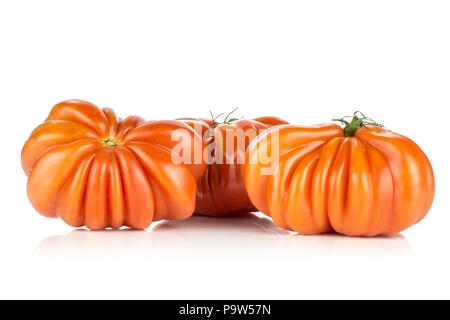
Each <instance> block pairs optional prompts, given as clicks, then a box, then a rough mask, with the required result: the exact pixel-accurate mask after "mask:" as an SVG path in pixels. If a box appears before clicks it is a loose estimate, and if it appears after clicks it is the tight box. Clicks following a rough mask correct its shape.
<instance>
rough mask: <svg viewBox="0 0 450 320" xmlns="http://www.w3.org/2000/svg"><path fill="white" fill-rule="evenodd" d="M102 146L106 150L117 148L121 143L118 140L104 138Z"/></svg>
mask: <svg viewBox="0 0 450 320" xmlns="http://www.w3.org/2000/svg"><path fill="white" fill-rule="evenodd" d="M102 144H103V146H104V147H106V148H112V147H117V146H120V145H122V143H121V142H120V141H119V140H116V139H114V138H110V137H108V138H104V139H103V140H102Z"/></svg>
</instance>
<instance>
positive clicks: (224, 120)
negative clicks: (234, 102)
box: [209, 107, 244, 129]
mask: <svg viewBox="0 0 450 320" xmlns="http://www.w3.org/2000/svg"><path fill="white" fill-rule="evenodd" d="M237 109H239V107H236V108H234V110H233V111H231V112H230V113H228V114H227V115H226V116H225V119H223V121H222V122H219V121H217V119H218V118H219V117H220V116H223V115H224V113H223V112H222V113H220V114H219V115H217V116H215V117H214V115H213V113H212V112H211V110H209V114H210V115H211V119H212V124H211V126H212V128H213V129H214V128H215V127H217V126H218V125H219V124H232V123H233V122H235V121H238V120H240V119H242V118H243V117H244V116H242V117H240V118H230V116H231V114H232V113H234V112H235V111H236V110H237ZM228 118H229V119H228Z"/></svg>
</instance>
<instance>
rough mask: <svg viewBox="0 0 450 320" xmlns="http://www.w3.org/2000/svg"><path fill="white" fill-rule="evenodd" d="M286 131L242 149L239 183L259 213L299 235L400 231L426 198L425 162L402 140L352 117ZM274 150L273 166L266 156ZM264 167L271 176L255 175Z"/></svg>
mask: <svg viewBox="0 0 450 320" xmlns="http://www.w3.org/2000/svg"><path fill="white" fill-rule="evenodd" d="M339 121H343V122H344V123H345V128H341V127H340V126H338V125H336V124H326V125H319V126H314V127H302V126H294V125H287V126H282V127H279V128H274V129H271V130H269V131H267V132H266V133H265V134H262V135H260V136H259V137H258V138H257V139H255V140H254V141H253V142H252V143H251V145H250V146H249V148H248V163H247V164H246V165H245V166H244V169H243V170H244V181H245V186H246V189H247V192H248V195H249V197H250V199H251V201H252V202H253V204H254V205H255V206H256V208H258V209H259V210H260V211H262V212H264V213H265V214H267V215H269V216H270V217H272V219H273V221H274V222H275V223H276V224H277V225H278V226H280V227H281V228H284V229H288V230H293V231H297V232H299V233H301V234H319V233H324V232H328V231H332V230H334V231H335V232H338V233H341V234H345V235H350V236H375V235H379V234H391V233H397V232H400V231H402V230H404V229H406V228H408V227H409V226H411V225H413V224H415V223H417V222H418V221H420V220H421V219H422V218H423V217H424V216H425V215H426V214H427V212H428V210H429V209H430V207H431V204H432V202H433V197H434V176H433V171H432V168H431V165H430V162H429V160H428V158H427V157H426V155H425V154H424V153H423V152H422V150H421V149H420V148H419V147H418V146H417V145H416V144H415V143H414V142H413V141H411V140H410V139H408V138H406V137H404V136H402V135H400V134H397V133H394V132H392V131H389V130H385V129H383V128H381V127H380V126H379V125H378V124H376V123H374V122H372V121H370V120H369V119H368V118H366V117H364V116H363V115H362V114H360V113H355V115H354V116H353V117H352V120H351V122H347V121H346V120H343V119H340V120H339ZM275 150H278V151H279V157H278V158H277V157H274V158H273V159H275V160H274V161H273V163H269V162H262V161H261V159H262V156H263V155H264V154H265V153H267V152H275ZM271 165H272V168H275V169H274V172H273V174H262V173H261V172H262V171H261V170H262V169H268V168H269V167H270V166H271Z"/></svg>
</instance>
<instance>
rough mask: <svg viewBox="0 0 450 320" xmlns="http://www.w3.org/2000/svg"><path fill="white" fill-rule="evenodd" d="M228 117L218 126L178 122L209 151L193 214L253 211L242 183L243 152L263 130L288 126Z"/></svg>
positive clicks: (207, 122) (273, 120)
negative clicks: (184, 125) (195, 134)
mask: <svg viewBox="0 0 450 320" xmlns="http://www.w3.org/2000/svg"><path fill="white" fill-rule="evenodd" d="M230 114H231V113H230ZM230 114H229V115H230ZM229 115H228V116H227V117H226V118H225V120H224V121H223V122H222V123H218V122H216V119H214V118H213V119H199V118H181V119H178V120H180V121H183V122H185V123H186V124H188V125H189V126H191V127H192V128H194V129H195V130H196V131H197V132H198V134H199V135H201V136H202V137H203V139H204V142H206V150H209V153H208V156H207V157H206V158H207V160H206V161H207V163H208V166H207V169H206V173H205V175H204V176H203V178H202V179H201V180H200V181H199V183H198V185H197V203H196V208H195V213H197V214H202V215H208V216H226V215H232V214H237V213H244V212H252V211H257V210H256V208H255V207H254V206H253V204H252V203H251V201H250V200H249V198H248V196H247V192H246V190H245V186H244V184H243V181H242V169H241V166H242V164H243V163H244V161H245V150H246V149H247V147H248V145H249V143H250V141H251V140H253V139H254V138H255V137H256V136H257V135H258V134H259V133H261V132H262V131H263V130H266V129H268V128H269V127H272V126H278V125H283V124H287V123H288V122H286V121H284V120H282V119H279V118H276V117H261V118H256V119H253V120H240V119H228V117H229ZM228 146H230V147H228ZM203 159H205V157H203ZM208 159H209V161H208Z"/></svg>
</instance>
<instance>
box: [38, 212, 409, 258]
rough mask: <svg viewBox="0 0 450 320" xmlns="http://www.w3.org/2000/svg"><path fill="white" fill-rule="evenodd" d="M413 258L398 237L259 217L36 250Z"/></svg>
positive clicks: (93, 237)
mask: <svg viewBox="0 0 450 320" xmlns="http://www.w3.org/2000/svg"><path fill="white" fill-rule="evenodd" d="M193 256H195V257H198V258H199V259H202V258H205V259H219V260H220V259H229V258H236V257H237V258H240V259H253V260H255V259H261V260H265V259H277V260H280V261H283V260H290V261H293V260H305V261H308V260H315V259H321V258H327V259H329V258H333V259H336V258H337V259H340V258H343V259H352V260H353V259H355V260H366V259H370V260H372V259H373V260H376V259H377V258H378V257H383V259H386V258H389V259H400V260H404V259H411V258H412V259H414V258H415V257H414V254H413V252H412V250H411V248H410V246H409V244H408V241H407V240H406V238H405V237H404V236H402V235H400V234H398V235H393V236H385V237H376V238H351V237H345V236H340V235H336V234H326V235H319V236H300V235H297V234H293V233H290V232H287V231H285V230H282V229H280V228H278V227H277V226H275V225H274V224H273V223H272V221H271V220H269V219H267V218H265V217H260V216H257V215H253V214H251V215H246V216H240V217H229V218H210V217H200V216H194V217H191V218H189V219H186V220H180V221H164V222H161V223H159V224H157V225H156V226H154V227H153V228H152V229H150V230H148V231H147V230H141V231H137V230H128V229H124V230H115V231H113V230H106V231H87V230H84V229H77V230H73V231H71V232H69V233H68V234H67V235H55V236H50V237H47V238H45V239H44V240H42V241H41V242H40V243H39V245H38V246H37V247H36V249H35V250H34V253H33V257H34V258H36V259H44V260H50V259H64V260H65V259H76V260H83V259H88V260H92V259H101V260H104V259H166V260H167V259H175V260H180V259H186V258H189V257H193Z"/></svg>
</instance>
